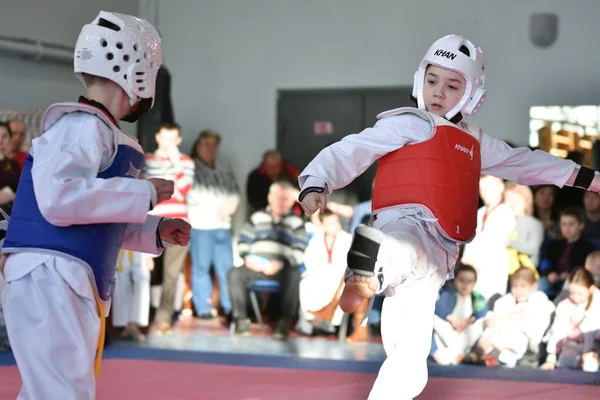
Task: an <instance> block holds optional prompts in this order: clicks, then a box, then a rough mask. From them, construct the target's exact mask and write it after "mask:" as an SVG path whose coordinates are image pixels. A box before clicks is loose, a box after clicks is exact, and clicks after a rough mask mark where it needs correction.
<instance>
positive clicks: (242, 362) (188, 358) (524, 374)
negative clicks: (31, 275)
mask: <svg viewBox="0 0 600 400" xmlns="http://www.w3.org/2000/svg"><path fill="white" fill-rule="evenodd" d="M104 358H105V359H135V360H158V361H174V362H193V363H204V364H225V365H239V366H256V367H270V368H291V369H309V370H327V371H340V372H363V373H373V374H376V373H377V371H378V370H379V367H380V366H381V363H380V362H377V361H354V360H321V359H309V358H299V357H294V356H289V355H277V356H272V355H257V354H239V353H211V352H199V351H179V350H163V349H154V348H147V347H138V346H121V345H118V344H113V345H111V346H110V347H108V348H106V349H105V352H104ZM7 365H15V359H14V357H13V355H12V353H10V352H2V353H0V366H7ZM429 376H432V377H445V378H462V379H494V380H506V381H527V382H550V383H565V384H574V385H600V373H593V374H592V373H586V372H582V371H574V370H556V371H541V370H539V369H533V368H513V369H509V368H501V367H492V368H490V367H488V368H486V367H481V366H470V365H462V366H458V367H442V366H439V365H435V364H431V363H430V364H429Z"/></svg>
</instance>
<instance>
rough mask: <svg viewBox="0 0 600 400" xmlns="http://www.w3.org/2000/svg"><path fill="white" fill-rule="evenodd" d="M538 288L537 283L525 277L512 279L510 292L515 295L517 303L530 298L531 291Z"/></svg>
mask: <svg viewBox="0 0 600 400" xmlns="http://www.w3.org/2000/svg"><path fill="white" fill-rule="evenodd" d="M536 290H537V283H535V282H534V283H531V282H529V281H527V280H525V279H511V282H510V293H511V294H512V295H513V296H514V298H515V300H517V303H524V302H526V301H528V300H529V296H531V293H533V292H535V291H536Z"/></svg>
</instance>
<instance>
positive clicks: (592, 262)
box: [554, 250, 600, 305]
mask: <svg viewBox="0 0 600 400" xmlns="http://www.w3.org/2000/svg"><path fill="white" fill-rule="evenodd" d="M585 269H586V270H588V271H590V272H591V274H592V276H593V277H594V283H595V284H596V287H598V288H600V250H596V251H593V252H591V253H590V254H588V256H587V257H586V258H585ZM567 297H569V282H568V281H566V282H565V286H563V289H562V292H560V294H559V295H558V296H557V297H556V299H554V304H556V305H558V303H560V302H561V301H563V300H564V299H566V298H567Z"/></svg>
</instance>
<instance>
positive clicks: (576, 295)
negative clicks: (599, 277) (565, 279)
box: [569, 283, 591, 304]
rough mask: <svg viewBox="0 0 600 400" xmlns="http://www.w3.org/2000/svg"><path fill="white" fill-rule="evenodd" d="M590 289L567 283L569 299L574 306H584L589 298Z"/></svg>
mask: <svg viewBox="0 0 600 400" xmlns="http://www.w3.org/2000/svg"><path fill="white" fill-rule="evenodd" d="M590 294H591V292H590V288H587V287H585V286H583V285H580V284H578V283H569V299H571V301H572V302H573V303H575V304H585V303H587V302H588V300H589V298H590Z"/></svg>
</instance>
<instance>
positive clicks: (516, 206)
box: [504, 191, 525, 216]
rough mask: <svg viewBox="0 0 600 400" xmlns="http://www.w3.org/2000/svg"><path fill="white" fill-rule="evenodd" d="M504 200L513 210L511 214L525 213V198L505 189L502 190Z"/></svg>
mask: <svg viewBox="0 0 600 400" xmlns="http://www.w3.org/2000/svg"><path fill="white" fill-rule="evenodd" d="M504 202H505V203H506V204H508V206H509V207H510V208H511V210H512V211H513V214H515V215H517V216H519V215H525V199H524V198H523V196H521V195H520V194H519V193H517V192H513V191H507V192H504Z"/></svg>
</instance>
